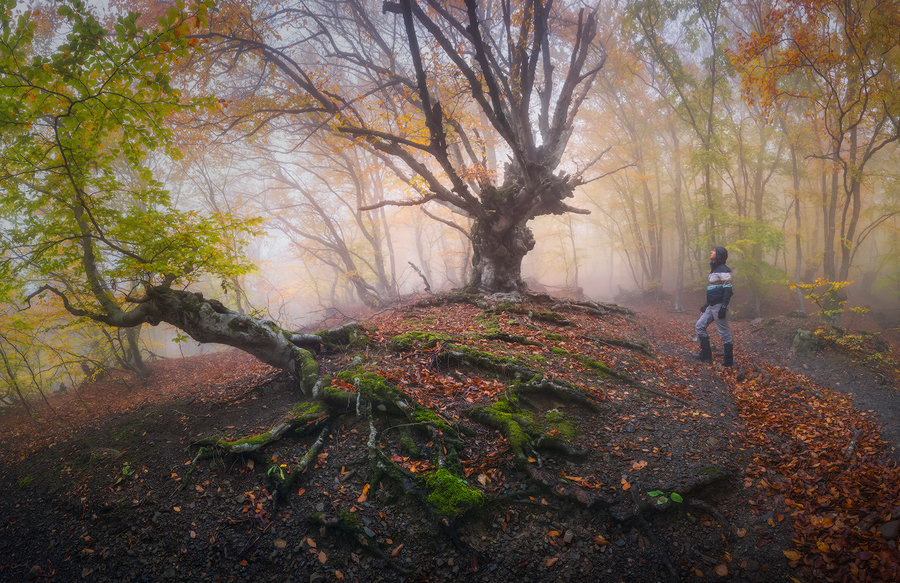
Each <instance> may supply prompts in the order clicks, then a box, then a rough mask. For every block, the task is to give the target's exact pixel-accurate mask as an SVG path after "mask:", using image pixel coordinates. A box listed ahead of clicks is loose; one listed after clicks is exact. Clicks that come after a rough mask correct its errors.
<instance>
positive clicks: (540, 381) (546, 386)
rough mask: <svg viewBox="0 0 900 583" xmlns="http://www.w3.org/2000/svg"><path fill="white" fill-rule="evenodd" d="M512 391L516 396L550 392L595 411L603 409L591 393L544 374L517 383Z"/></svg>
mask: <svg viewBox="0 0 900 583" xmlns="http://www.w3.org/2000/svg"><path fill="white" fill-rule="evenodd" d="M511 392H512V393H513V394H514V395H515V396H516V397H518V396H520V395H527V394H535V393H548V394H551V395H553V396H555V397H557V398H558V399H562V400H563V401H567V402H570V403H575V404H577V405H581V406H582V407H585V408H587V409H589V410H591V411H593V412H594V413H600V412H601V411H602V410H603V408H602V407H601V406H600V404H599V403H597V397H596V396H594V395H592V394H591V393H588V392H587V391H585V390H584V389H580V388H578V387H575V386H573V385H570V384H568V383H566V382H564V381H553V380H550V379H548V378H546V377H544V376H542V375H538V376H535V377H532V378H531V379H529V380H528V381H526V382H523V383H519V384H517V385H516V386H515V387H513V388H512V389H511Z"/></svg>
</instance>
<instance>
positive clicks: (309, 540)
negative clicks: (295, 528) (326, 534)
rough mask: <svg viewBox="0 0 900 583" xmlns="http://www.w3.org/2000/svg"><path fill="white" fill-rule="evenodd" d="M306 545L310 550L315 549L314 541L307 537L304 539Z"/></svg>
mask: <svg viewBox="0 0 900 583" xmlns="http://www.w3.org/2000/svg"><path fill="white" fill-rule="evenodd" d="M306 544H308V545H309V546H311V547H312V548H316V541H314V540H313V539H311V538H309V537H306Z"/></svg>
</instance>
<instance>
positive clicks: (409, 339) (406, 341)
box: [388, 330, 450, 352]
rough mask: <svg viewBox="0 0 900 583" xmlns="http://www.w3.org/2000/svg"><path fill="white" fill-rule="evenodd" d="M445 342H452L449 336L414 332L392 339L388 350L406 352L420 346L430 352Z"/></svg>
mask: <svg viewBox="0 0 900 583" xmlns="http://www.w3.org/2000/svg"><path fill="white" fill-rule="evenodd" d="M445 340H450V336H448V335H447V334H436V333H434V332H421V331H418V330H412V331H409V332H404V333H403V334H399V335H397V336H394V337H393V338H391V339H390V340H389V341H388V348H390V349H391V350H393V351H395V352H406V351H408V350H412V349H413V348H414V347H415V346H416V345H418V346H419V347H420V348H422V349H423V350H428V349H429V348H434V347H435V346H437V345H438V344H439V343H440V342H443V341H445Z"/></svg>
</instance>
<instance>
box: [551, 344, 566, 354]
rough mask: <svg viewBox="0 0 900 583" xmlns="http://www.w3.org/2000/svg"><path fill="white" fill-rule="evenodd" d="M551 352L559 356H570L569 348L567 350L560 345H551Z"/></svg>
mask: <svg viewBox="0 0 900 583" xmlns="http://www.w3.org/2000/svg"><path fill="white" fill-rule="evenodd" d="M550 352H552V353H553V354H557V355H559V356H568V355H569V351H568V350H565V349H564V348H559V347H558V346H551V347H550Z"/></svg>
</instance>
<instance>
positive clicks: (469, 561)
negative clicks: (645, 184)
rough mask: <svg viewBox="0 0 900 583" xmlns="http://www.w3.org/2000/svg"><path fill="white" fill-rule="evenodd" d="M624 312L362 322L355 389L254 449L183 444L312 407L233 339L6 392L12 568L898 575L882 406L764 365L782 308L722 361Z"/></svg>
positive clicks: (329, 359)
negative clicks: (34, 413) (67, 385)
mask: <svg viewBox="0 0 900 583" xmlns="http://www.w3.org/2000/svg"><path fill="white" fill-rule="evenodd" d="M636 310H637V311H638V313H637V314H635V313H633V312H631V311H630V310H625V309H620V308H619V307H617V306H608V305H602V304H578V303H572V302H562V301H555V300H552V299H551V298H548V297H536V298H533V299H532V302H531V303H528V304H516V303H504V302H501V301H499V300H498V301H494V302H487V301H474V300H467V299H460V298H457V300H455V301H448V300H447V299H446V298H444V299H434V298H432V299H428V300H425V301H420V302H417V303H405V304H398V305H396V306H392V307H391V308H389V309H386V310H383V311H381V312H379V313H376V314H373V315H371V316H367V317H366V316H364V317H361V318H360V320H359V324H361V325H362V326H364V327H365V330H366V336H367V339H368V341H367V342H362V341H360V342H355V343H352V344H350V345H346V346H343V347H332V349H331V350H330V351H325V352H323V353H322V354H321V355H320V356H319V362H320V365H321V367H322V372H323V374H328V375H331V376H330V377H329V378H328V381H329V382H328V383H327V385H328V386H329V387H331V389H330V391H331V394H333V395H336V396H337V397H339V399H337V400H340V399H348V401H347V403H348V405H350V406H348V407H346V408H344V409H342V408H340V407H338V406H337V405H335V404H334V403H331V404H330V407H331V408H330V413H329V415H327V416H322V418H323V419H325V420H326V421H325V424H324V425H323V426H322V429H321V430H319V431H318V432H317V433H318V437H317V435H316V433H312V434H309V435H304V436H300V437H296V438H295V437H289V436H285V437H282V438H281V439H278V440H277V441H275V442H273V443H270V444H268V445H266V446H265V447H263V448H262V449H259V450H258V451H254V452H249V453H239V454H234V453H227V452H226V451H224V450H222V449H219V450H217V451H216V453H215V455H211V456H209V457H204V456H201V455H198V452H200V451H201V450H200V449H199V447H198V446H197V445H196V442H198V441H200V440H203V439H204V438H209V437H215V438H217V439H219V440H220V442H219V443H229V444H233V443H236V440H239V439H241V438H244V437H246V436H248V435H253V434H265V433H266V432H267V431H269V430H270V429H271V428H273V427H275V426H277V425H278V424H279V423H280V422H281V421H282V420H284V419H285V414H286V412H288V411H291V410H297V406H298V403H310V398H309V397H308V396H305V395H302V394H299V393H298V392H296V390H295V389H292V388H291V386H292V384H291V382H290V379H285V378H283V377H282V376H281V375H280V374H279V373H278V372H277V371H273V370H271V369H268V368H267V367H265V366H264V365H261V364H259V363H258V362H255V361H252V360H251V359H250V358H248V357H246V356H245V355H243V354H241V353H237V352H234V351H229V352H224V353H218V354H215V355H207V356H203V357H197V358H192V359H185V360H183V361H165V362H157V363H154V373H155V374H154V375H153V377H152V378H151V380H150V382H149V383H148V384H147V385H145V386H142V385H140V384H138V383H136V382H135V381H128V383H129V386H125V385H124V384H123V383H124V382H125V381H127V379H122V378H119V379H117V378H109V379H107V380H106V381H104V382H102V383H98V384H95V385H93V386H89V387H84V388H83V389H82V390H81V391H80V399H79V398H76V396H75V395H65V396H57V397H55V401H53V400H51V404H54V406H56V407H57V412H58V413H59V415H60V416H61V417H62V419H63V420H64V421H60V420H58V419H56V417H55V416H54V415H51V414H50V413H49V412H48V411H44V419H43V428H42V429H41V430H37V429H35V428H34V427H33V426H32V425H30V424H29V422H28V420H27V416H25V414H24V413H23V412H22V411H21V410H18V411H16V410H14V411H6V412H5V413H4V414H3V415H2V416H0V430H2V431H0V435H2V439H0V448H2V452H3V459H4V462H5V463H6V467H5V468H4V471H3V487H4V490H5V491H6V492H7V496H5V497H3V499H2V500H0V524H2V525H3V526H2V536H0V553H2V556H3V559H2V561H3V564H0V579H2V580H8V581H21V580H23V578H26V577H29V578H32V579H41V578H44V579H48V580H56V581H70V580H75V579H78V578H83V579H84V580H90V581H112V580H115V581H121V580H131V581H142V580H146V581H157V580H160V579H163V578H164V579H171V580H176V581H177V580H185V581H188V580H197V581H202V580H207V579H209V580H229V579H230V580H254V581H257V580H273V581H275V580H277V581H281V580H286V579H290V580H301V581H305V580H310V581H319V580H321V581H325V580H348V581H355V580H359V581H373V580H387V581H392V580H409V581H444V580H448V581H449V580H457V579H461V578H465V579H466V580H472V581H482V580H484V581H495V580H507V579H517V580H523V581H556V580H560V579H561V580H581V579H584V578H590V579H592V580H597V581H610V582H612V581H621V580H626V581H631V582H638V583H640V582H644V581H646V582H649V581H676V580H677V581H694V580H697V581H699V580H730V581H760V582H762V581H774V580H789V578H790V577H793V578H795V579H796V580H800V581H813V580H823V579H824V577H826V576H834V578H835V579H841V578H842V577H844V576H847V577H848V578H849V580H853V578H854V577H855V578H857V579H858V580H867V581H879V580H881V581H891V580H896V578H897V574H898V571H897V569H898V566H897V563H898V552H897V547H896V533H894V534H893V536H894V538H895V540H894V542H893V543H891V542H890V541H888V540H887V539H886V538H885V537H884V536H883V534H886V535H890V534H891V533H890V531H889V530H887V529H886V528H885V527H886V525H887V526H888V528H889V527H890V524H891V523H892V521H894V520H896V519H898V518H900V516H897V515H896V514H895V513H896V512H897V508H900V494H898V491H897V487H898V486H897V485H898V484H900V480H898V479H897V478H898V477H900V476H898V469H897V465H896V462H894V461H893V460H891V455H890V450H889V448H887V446H886V444H885V443H884V442H883V441H882V440H881V438H880V435H879V426H878V422H877V421H878V419H877V417H876V414H875V413H868V412H863V411H860V410H858V409H855V408H854V407H853V406H852V402H851V397H850V396H849V395H847V394H844V393H841V392H839V391H837V390H834V388H833V387H828V386H825V385H823V384H820V383H818V382H816V381H814V380H812V379H811V378H810V377H808V376H806V375H803V374H799V373H797V372H792V371H791V370H790V369H789V368H786V367H785V366H776V365H775V364H772V363H770V362H769V361H770V360H774V356H773V355H771V354H769V353H768V351H770V350H776V351H779V350H780V351H787V350H788V349H789V339H785V338H781V337H780V335H782V336H786V335H787V334H788V332H787V331H788V329H789V328H790V327H791V326H794V323H792V322H786V321H785V320H783V319H782V320H779V321H777V322H775V323H773V324H771V326H775V327H776V328H777V329H778V330H782V329H783V330H782V331H781V332H779V333H778V334H776V333H774V332H772V331H773V330H775V329H776V328H768V329H765V328H764V327H763V328H761V324H760V323H755V324H750V323H743V322H738V323H736V324H735V328H736V330H735V338H736V340H735V342H736V351H735V356H736V359H737V361H738V367H736V368H735V369H733V370H729V369H722V368H720V367H716V366H709V365H705V364H701V363H697V362H694V361H693V360H692V359H690V358H689V356H688V353H689V352H690V351H691V350H693V349H694V346H693V345H692V343H691V342H690V340H689V332H690V329H691V323H692V321H693V320H692V317H691V315H690V314H671V313H669V312H667V311H665V309H664V308H662V307H660V306H659V305H652V306H640V307H638V308H636ZM764 329H765V330H766V331H765V332H763V333H762V334H761V333H760V330H764ZM779 334H780V335H779ZM760 336H761V337H762V338H761V339H760V338H758V337H760ZM770 341H774V344H773V343H771V342H770ZM786 342H787V343H788V344H787V345H785V343H786ZM810 362H815V360H814V359H811V360H810ZM853 362H854V361H852V360H849V359H848V360H847V361H846V363H845V364H843V365H841V366H843V367H844V369H843V370H849V369H847V368H846V367H848V366H851V365H852V364H853ZM781 364H784V363H781ZM794 364H796V365H797V367H798V368H799V369H800V370H803V369H802V365H803V364H807V367H808V366H809V364H808V363H804V362H800V361H798V362H796V363H794ZM853 370H857V369H853ZM535 374H536V375H537V376H534V375H535ZM823 374H824V373H823ZM884 374H885V373H884V372H880V373H878V374H877V375H876V374H875V373H871V372H869V371H868V369H865V368H859V369H858V372H857V374H856V376H855V377H854V378H856V379H858V381H859V382H858V383H857V384H859V385H860V386H862V385H864V384H866V383H868V382H869V380H871V379H875V380H878V379H882V380H883V379H884ZM370 381H371V382H370ZM372 383H374V384H372ZM379 387H388V393H384V394H387V395H389V398H387V397H385V398H381V397H379V396H378V395H379V394H380V393H378V392H377V391H380V390H383V389H381V388H379ZM885 390H886V389H885ZM365 391H369V393H368V398H367V399H361V398H359V395H362V394H363V393H365ZM353 395H357V396H353ZM348 396H349V397H348ZM357 400H358V401H359V403H360V404H367V406H370V409H371V412H372V413H371V414H370V415H368V416H367V415H366V414H365V411H364V410H363V411H359V410H358V409H359V408H360V407H357V406H355V403H356V401H357ZM63 401H66V402H67V403H68V404H67V405H66V406H65V407H63V406H62V403H63ZM397 403H400V404H401V405H400V407H404V406H413V408H414V410H413V412H412V414H410V413H409V411H406V412H404V411H403V410H400V411H397V410H395V405H396V404H397ZM361 406H362V405H361ZM303 407H307V405H300V408H303ZM382 408H383V409H384V410H382ZM432 415H433V417H432ZM310 424H311V425H312V424H313V423H312V422H311V423H310ZM373 443H374V446H373ZM317 446H319V447H320V448H318V449H317ZM304 464H306V465H304ZM379 464H381V465H379ZM378 467H383V468H386V469H385V471H384V475H383V476H382V478H381V479H380V480H376V479H375V478H376V476H375V472H377V471H378V470H377V468H378ZM300 468H305V469H304V470H303V471H300ZM295 470H296V471H295ZM288 478H291V479H292V480H295V481H288ZM286 483H289V484H290V489H289V490H287V489H286V488H285V487H284V485H285V484H286ZM879 529H882V531H884V532H883V533H882V532H880V531H879ZM792 539H793V540H792Z"/></svg>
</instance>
